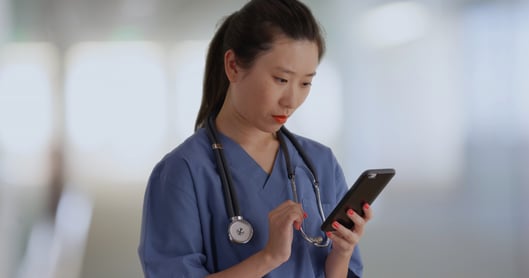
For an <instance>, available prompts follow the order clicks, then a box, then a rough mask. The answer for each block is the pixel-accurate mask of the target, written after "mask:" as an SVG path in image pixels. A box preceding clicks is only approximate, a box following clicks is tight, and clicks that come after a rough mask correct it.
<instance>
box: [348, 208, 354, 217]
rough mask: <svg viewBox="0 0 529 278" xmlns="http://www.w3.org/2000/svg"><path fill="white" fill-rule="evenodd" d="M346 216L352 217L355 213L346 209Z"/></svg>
mask: <svg viewBox="0 0 529 278" xmlns="http://www.w3.org/2000/svg"><path fill="white" fill-rule="evenodd" d="M347 214H349V215H351V216H353V215H354V214H355V212H354V210H352V209H348V210H347Z"/></svg>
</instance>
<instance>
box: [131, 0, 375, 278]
mask: <svg viewBox="0 0 529 278" xmlns="http://www.w3.org/2000/svg"><path fill="white" fill-rule="evenodd" d="M323 53H324V41H323V38H322V35H321V30H320V28H319V26H318V24H317V22H316V20H315V19H314V17H313V15H312V14H311V12H310V10H309V9H308V8H307V7H306V6H305V5H304V4H302V3H300V2H298V1H295V0H253V1H250V2H249V3H247V4H246V5H245V6H244V7H243V8H242V9H241V10H239V11H238V12H235V13H233V14H232V15H230V16H229V17H227V18H226V19H225V20H224V22H223V24H222V25H221V26H220V28H219V29H218V31H217V33H216V34H215V36H214V38H213V40H212V41H211V44H210V47H209V51H208V55H207V61H206V71H205V77H204V91H203V98H202V104H201V107H200V111H199V113H198V117H197V120H196V132H195V134H193V135H192V136H191V137H189V138H188V139H187V140H186V141H185V142H184V143H182V144H181V145H180V146H178V147H177V148H176V149H174V150H173V151H172V152H170V153H169V154H167V155H166V156H165V157H164V158H163V159H162V160H161V161H160V162H159V163H158V164H157V165H156V167H155V168H154V170H153V172H152V174H151V177H150V179H149V183H148V187H147V191H146V194H145V203H144V215H143V224H142V237H141V243H140V247H139V255H140V258H141V262H142V266H143V270H144V273H145V276H147V277H204V276H208V277H262V276H266V277H324V276H325V277H361V275H362V263H361V260H360V254H359V251H358V248H357V243H358V241H359V239H360V237H361V236H362V233H363V229H364V225H365V223H366V222H367V221H368V220H369V219H370V218H371V217H372V211H371V209H370V208H369V206H367V205H366V206H365V207H364V212H365V216H364V217H360V216H359V215H357V214H354V212H352V211H351V213H350V215H349V216H350V218H351V219H352V220H353V221H354V223H355V226H354V228H352V229H351V230H349V229H347V228H345V227H343V226H341V225H340V224H339V223H334V224H333V227H334V229H335V230H334V231H333V232H329V233H327V234H326V235H325V234H322V232H321V231H320V225H321V224H322V219H321V218H320V210H319V205H318V199H319V198H318V197H320V198H321V203H322V205H321V207H322V208H323V213H324V214H325V215H328V214H329V213H330V211H331V210H332V209H333V207H334V206H335V205H336V204H337V202H338V201H339V200H340V198H341V197H342V196H343V195H344V194H345V192H346V190H347V184H346V181H345V177H344V174H343V172H342V170H341V168H340V166H339V165H338V163H337V161H336V159H335V157H334V155H333V154H332V152H331V150H330V149H329V148H327V147H325V146H323V145H321V144H319V143H317V142H314V141H312V140H309V139H307V138H303V137H301V136H297V135H293V137H294V138H293V139H288V137H287V132H286V131H283V129H281V128H282V126H283V125H284V124H285V123H286V122H287V120H288V117H290V116H291V115H292V114H293V113H294V111H296V109H297V108H298V107H299V106H300V105H301V104H302V103H303V102H304V100H305V98H306V97H307V95H308V93H309V90H310V86H311V82H312V79H313V77H314V76H315V74H316V68H317V66H318V64H319V62H320V59H321V57H322V55H323ZM321 93H323V92H321ZM280 129H281V131H280ZM295 143H297V144H298V145H299V146H298V148H296V146H295ZM299 149H301V151H300V150H299ZM301 152H305V153H306V154H307V156H308V157H309V159H308V160H309V162H307V161H304V159H303V158H302V157H301ZM222 156H223V157H222ZM310 164H312V165H313V166H311V165H310ZM310 168H313V169H312V170H313V171H310ZM222 169H227V171H223V170H222ZM314 176H317V177H318V178H319V184H320V185H321V186H320V191H321V194H315V190H314V188H313V186H312V185H313V183H312V182H313V179H314ZM230 181H231V183H230V184H231V188H230V187H227V186H226V185H225V184H226V183H228V182H230ZM223 182H224V185H223ZM294 187H295V188H297V190H296V191H297V192H294V190H292V189H294ZM230 193H231V194H230ZM232 199H234V200H232ZM294 200H299V202H295V201H294ZM238 216H241V217H238ZM228 230H230V232H229V233H228ZM306 234H307V235H308V236H314V235H315V236H322V237H328V238H329V239H330V241H331V242H332V244H330V245H328V246H327V245H326V244H325V241H324V240H321V239H319V240H317V239H314V238H309V237H308V236H307V237H305V235H306ZM308 241H309V242H308ZM315 245H316V246H315ZM318 246H319V247H318Z"/></svg>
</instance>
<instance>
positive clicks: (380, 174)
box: [321, 168, 395, 232]
mask: <svg viewBox="0 0 529 278" xmlns="http://www.w3.org/2000/svg"><path fill="white" fill-rule="evenodd" d="M394 175H395V170H394V169H389V168H388V169H369V170H365V171H364V172H363V173H362V174H361V175H360V176H359V177H358V179H357V180H356V182H355V183H354V184H353V186H351V188H350V189H349V191H347V193H346V194H345V196H344V197H343V198H342V200H340V202H339V203H338V205H337V206H336V207H335V208H334V210H333V211H332V212H331V214H330V215H329V217H327V219H325V222H323V224H322V225H321V230H322V231H324V232H327V231H334V228H333V227H332V223H333V222H334V221H338V222H339V223H340V224H342V225H343V226H345V227H346V228H348V229H351V228H352V227H353V226H354V223H353V221H352V220H351V219H349V216H347V211H348V210H349V209H353V210H354V211H355V212H356V213H357V214H359V215H361V216H364V210H363V209H362V206H363V205H364V203H368V204H369V205H371V204H372V203H373V201H374V200H375V199H376V198H377V196H378V195H379V194H380V192H382V190H383V189H384V187H386V185H387V184H388V183H389V181H390V180H391V179H392V178H393V176H394Z"/></svg>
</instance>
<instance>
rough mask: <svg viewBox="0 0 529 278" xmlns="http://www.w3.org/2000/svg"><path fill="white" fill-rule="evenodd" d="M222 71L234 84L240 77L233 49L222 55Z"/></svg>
mask: <svg viewBox="0 0 529 278" xmlns="http://www.w3.org/2000/svg"><path fill="white" fill-rule="evenodd" d="M224 71H225V72H226V76H227V77H228V80H229V81H230V82H236V81H237V79H238V78H239V76H240V70H239V66H238V65H237V59H236V57H235V52H233V49H229V50H228V51H226V53H224Z"/></svg>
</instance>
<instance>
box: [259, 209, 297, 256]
mask: <svg viewBox="0 0 529 278" xmlns="http://www.w3.org/2000/svg"><path fill="white" fill-rule="evenodd" d="M304 215H305V214H304V212H303V209H302V208H301V204H298V203H295V202H293V201H291V200H289V201H286V202H284V203H282V204H281V205H279V206H278V207H277V208H275V209H274V210H273V211H271V212H270V213H269V214H268V224H269V238H268V243H267V244H266V246H265V248H264V250H263V252H264V253H265V254H266V255H267V256H269V258H270V259H272V261H273V262H275V263H277V265H278V266H279V265H280V264H282V263H284V262H286V261H287V260H288V259H289V258H290V253H291V248H292V239H293V236H294V231H293V228H294V229H296V230H299V228H300V226H301V222H302V221H303V218H304Z"/></svg>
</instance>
